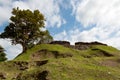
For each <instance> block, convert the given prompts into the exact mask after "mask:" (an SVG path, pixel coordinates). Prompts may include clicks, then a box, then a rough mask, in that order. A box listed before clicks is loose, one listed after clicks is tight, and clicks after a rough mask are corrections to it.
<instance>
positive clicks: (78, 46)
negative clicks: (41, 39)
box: [50, 41, 107, 50]
mask: <svg viewBox="0 0 120 80" xmlns="http://www.w3.org/2000/svg"><path fill="white" fill-rule="evenodd" d="M50 44H59V45H63V46H65V47H68V48H74V49H78V50H85V49H88V48H90V47H92V46H93V45H104V46H107V45H106V44H103V43H100V42H89V43H88V42H76V43H75V45H70V42H68V41H53V42H51V43H50Z"/></svg>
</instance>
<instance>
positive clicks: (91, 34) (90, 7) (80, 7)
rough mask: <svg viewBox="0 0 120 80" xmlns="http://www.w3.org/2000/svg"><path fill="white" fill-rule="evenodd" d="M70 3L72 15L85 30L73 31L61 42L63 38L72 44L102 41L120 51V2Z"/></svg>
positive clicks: (84, 0) (88, 0)
mask: <svg viewBox="0 0 120 80" xmlns="http://www.w3.org/2000/svg"><path fill="white" fill-rule="evenodd" d="M70 3H71V6H72V9H73V12H72V15H74V16H75V19H76V21H77V22H79V23H80V24H82V25H83V26H81V27H83V29H84V30H80V27H77V28H76V29H71V30H70V31H67V33H66V34H67V36H64V38H63V37H61V40H62V38H63V39H66V40H69V41H71V42H72V43H74V42H76V41H100V42H104V43H107V44H109V45H112V46H114V47H117V48H119V49H120V46H119V44H118V43H119V41H120V38H119V37H120V1H119V0H71V2H70ZM59 34H61V33H59ZM57 35H58V34H57ZM61 35H62V34H61ZM68 35H69V37H68Z"/></svg>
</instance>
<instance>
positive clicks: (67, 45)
mask: <svg viewBox="0 0 120 80" xmlns="http://www.w3.org/2000/svg"><path fill="white" fill-rule="evenodd" d="M50 44H59V45H63V46H65V47H69V46H70V42H68V41H52V42H51V43H50Z"/></svg>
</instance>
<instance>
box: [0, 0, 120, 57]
mask: <svg viewBox="0 0 120 80" xmlns="http://www.w3.org/2000/svg"><path fill="white" fill-rule="evenodd" d="M16 7H19V8H20V9H25V10H26V9H30V10H32V11H33V10H36V9H38V10H39V11H40V12H41V13H42V14H44V16H45V18H46V22H45V26H46V29H48V30H49V32H50V34H51V35H52V36H53V38H54V40H66V41H69V42H71V44H74V43H75V42H79V41H80V42H81V41H82V42H92V41H99V42H102V43H105V44H108V45H110V46H113V47H116V48H118V49H120V0H0V33H2V32H3V31H4V28H5V27H6V26H7V25H8V24H9V22H10V20H9V18H10V17H11V15H12V14H11V11H12V9H13V8H16ZM0 45H1V46H2V47H3V48H5V53H6V54H7V57H8V59H13V58H14V57H15V56H17V55H18V54H19V53H21V51H22V46H21V45H19V44H17V45H12V44H11V41H10V40H9V39H0Z"/></svg>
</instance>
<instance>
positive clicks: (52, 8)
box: [13, 0, 64, 27]
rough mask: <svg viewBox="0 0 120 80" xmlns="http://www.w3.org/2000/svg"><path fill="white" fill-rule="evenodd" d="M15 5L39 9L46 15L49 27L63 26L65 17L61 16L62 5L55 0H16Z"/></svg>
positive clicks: (21, 7)
mask: <svg viewBox="0 0 120 80" xmlns="http://www.w3.org/2000/svg"><path fill="white" fill-rule="evenodd" d="M13 7H20V9H31V10H35V9H39V10H40V11H41V12H42V13H43V14H44V15H45V17H46V20H47V22H46V26H47V27H61V25H62V24H64V19H63V18H62V17H61V16H60V7H59V4H58V3H57V1H55V0H44V1H43V0H28V1H15V2H13Z"/></svg>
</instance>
